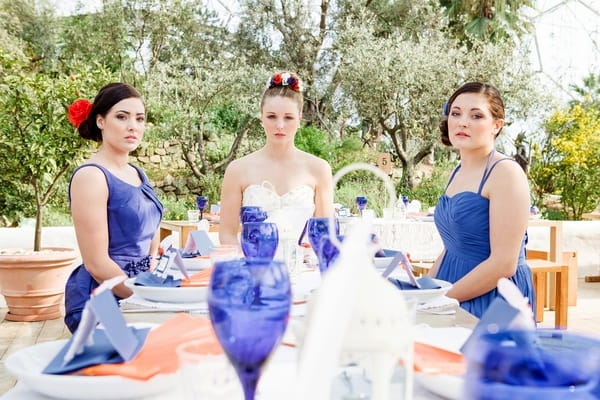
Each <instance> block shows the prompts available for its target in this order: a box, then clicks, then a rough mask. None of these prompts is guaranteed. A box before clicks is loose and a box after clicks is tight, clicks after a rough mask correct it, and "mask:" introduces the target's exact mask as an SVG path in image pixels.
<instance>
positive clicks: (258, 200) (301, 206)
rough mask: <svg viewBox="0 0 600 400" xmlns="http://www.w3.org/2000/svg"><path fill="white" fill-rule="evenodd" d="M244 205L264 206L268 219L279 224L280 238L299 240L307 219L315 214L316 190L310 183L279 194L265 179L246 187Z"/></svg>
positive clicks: (243, 198)
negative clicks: (258, 183)
mask: <svg viewBox="0 0 600 400" xmlns="http://www.w3.org/2000/svg"><path fill="white" fill-rule="evenodd" d="M242 205H244V206H259V207H262V208H263V210H265V211H266V213H267V215H268V217H269V218H268V221H271V222H274V223H276V224H277V228H278V230H279V237H280V238H284V239H291V238H295V239H296V240H297V239H298V237H299V236H300V234H301V233H302V228H304V224H305V223H306V220H307V219H308V218H310V217H312V216H313V213H314V210H315V191H314V190H313V188H311V187H310V186H308V185H300V186H296V187H295V188H293V189H292V190H290V191H289V192H287V193H284V194H282V195H279V194H277V192H276V191H275V188H274V187H273V185H272V184H271V183H270V182H267V181H265V182H263V183H262V184H261V185H257V184H252V185H248V186H247V187H246V189H244V192H243V194H242Z"/></svg>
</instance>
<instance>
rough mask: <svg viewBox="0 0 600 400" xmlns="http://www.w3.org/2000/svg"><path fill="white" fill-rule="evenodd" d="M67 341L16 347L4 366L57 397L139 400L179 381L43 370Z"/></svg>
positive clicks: (161, 376) (28, 384) (33, 387)
mask: <svg viewBox="0 0 600 400" xmlns="http://www.w3.org/2000/svg"><path fill="white" fill-rule="evenodd" d="M66 342H67V340H66V339H65V340H55V341H51V342H44V343H38V344H36V345H33V346H30V347H26V348H24V349H21V350H17V351H15V352H13V353H11V354H10V355H9V356H8V357H7V358H6V361H5V363H4V365H5V366H6V369H7V370H8V371H9V372H10V373H11V374H12V375H14V376H15V377H16V378H17V379H18V380H19V382H21V383H23V384H25V386H26V387H27V388H29V389H30V390H33V391H35V392H37V393H40V394H43V395H46V396H50V397H53V398H57V399H75V400H81V399H90V400H110V399H140V398H144V397H147V396H152V395H156V394H158V393H162V392H166V391H168V390H172V389H173V388H174V387H175V385H176V384H177V383H178V382H177V374H159V375H156V376H154V377H153V378H151V379H149V380H147V381H140V380H134V379H127V378H124V377H121V376H78V375H51V374H43V373H42V370H43V369H44V368H45V367H46V365H48V363H49V362H50V361H51V360H52V358H54V356H55V355H56V354H57V353H58V352H59V351H60V349H62V348H63V346H64V345H65V343H66Z"/></svg>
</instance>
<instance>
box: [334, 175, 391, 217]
mask: <svg viewBox="0 0 600 400" xmlns="http://www.w3.org/2000/svg"><path fill="white" fill-rule="evenodd" d="M356 196H365V197H366V198H367V200H368V203H367V208H368V209H371V210H374V211H375V213H376V214H377V215H378V216H381V215H382V210H383V209H384V208H385V207H387V206H388V205H387V202H388V200H389V199H388V195H387V190H386V188H385V186H384V184H383V182H382V181H381V179H373V174H372V173H367V172H364V171H359V172H352V173H349V174H347V175H344V177H343V179H342V181H340V183H338V187H337V188H336V190H335V195H334V202H336V203H341V204H342V205H344V206H347V207H349V208H350V211H351V212H352V213H354V214H358V213H359V211H358V208H357V207H356Z"/></svg>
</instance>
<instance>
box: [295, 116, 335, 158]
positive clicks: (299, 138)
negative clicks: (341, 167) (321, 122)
mask: <svg viewBox="0 0 600 400" xmlns="http://www.w3.org/2000/svg"><path fill="white" fill-rule="evenodd" d="M295 143H296V146H297V147H298V148H299V149H300V150H304V151H306V152H307V153H310V154H314V155H315V156H317V157H320V158H322V159H324V160H327V161H330V160H331V159H332V157H333V152H334V150H335V144H334V143H332V141H331V140H330V138H329V135H328V134H327V132H324V131H322V130H320V129H318V128H316V127H314V126H312V125H309V126H306V125H303V126H301V127H300V129H298V132H296V139H295Z"/></svg>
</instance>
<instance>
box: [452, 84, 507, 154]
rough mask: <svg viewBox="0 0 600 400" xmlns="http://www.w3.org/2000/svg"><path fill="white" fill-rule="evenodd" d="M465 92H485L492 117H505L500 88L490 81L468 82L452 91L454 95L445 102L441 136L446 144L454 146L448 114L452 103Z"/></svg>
mask: <svg viewBox="0 0 600 400" xmlns="http://www.w3.org/2000/svg"><path fill="white" fill-rule="evenodd" d="M463 93H481V94H483V95H484V96H485V97H486V99H487V101H488V105H489V109H490V113H491V114H492V117H494V118H495V119H504V102H503V101H502V97H501V96H500V92H499V91H498V89H496V88H495V87H494V86H493V85H491V84H489V83H482V82H467V83H465V84H464V85H462V86H461V87H459V88H458V89H457V90H456V91H455V92H454V93H452V96H450V98H449V99H448V101H447V102H446V103H445V104H444V116H445V118H444V120H443V121H442V122H440V132H441V135H440V137H441V140H442V143H443V144H444V145H446V146H452V143H450V136H449V134H448V115H449V113H450V110H451V109H452V103H454V100H456V98H457V97H458V96H459V95H461V94H463ZM500 131H502V129H500V130H499V131H498V133H496V137H498V135H499V134H500Z"/></svg>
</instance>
